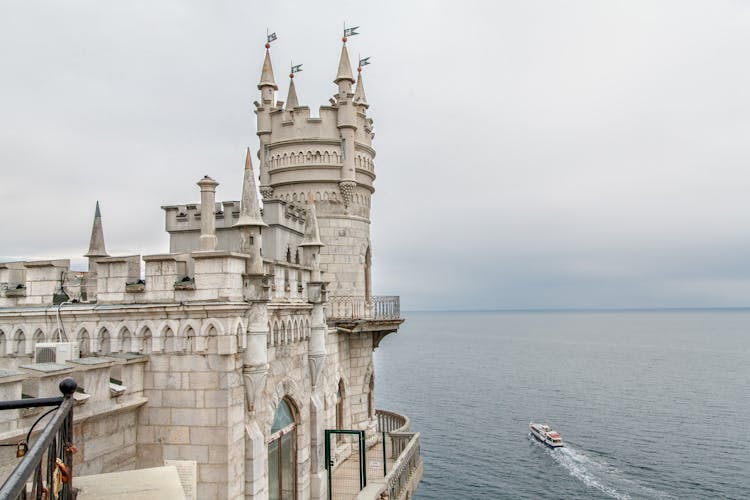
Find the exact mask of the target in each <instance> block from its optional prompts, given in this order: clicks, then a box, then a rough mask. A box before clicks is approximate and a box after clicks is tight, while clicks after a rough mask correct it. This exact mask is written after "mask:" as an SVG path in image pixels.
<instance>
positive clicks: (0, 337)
mask: <svg viewBox="0 0 750 500" xmlns="http://www.w3.org/2000/svg"><path fill="white" fill-rule="evenodd" d="M7 348H8V346H7V339H6V338H5V332H4V331H2V330H0V356H5V353H6V349H7Z"/></svg>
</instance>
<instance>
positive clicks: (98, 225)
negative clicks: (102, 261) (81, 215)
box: [84, 201, 109, 257]
mask: <svg viewBox="0 0 750 500" xmlns="http://www.w3.org/2000/svg"><path fill="white" fill-rule="evenodd" d="M84 257H109V254H108V253H107V250H106V248H104V230H103V229H102V214H101V212H100V211H99V202H98V201H97V202H96V211H95V212H94V225H93V226H92V227H91V240H90V242H89V251H88V252H87V253H86V255H84Z"/></svg>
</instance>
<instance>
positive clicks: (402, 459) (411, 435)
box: [385, 432, 422, 500]
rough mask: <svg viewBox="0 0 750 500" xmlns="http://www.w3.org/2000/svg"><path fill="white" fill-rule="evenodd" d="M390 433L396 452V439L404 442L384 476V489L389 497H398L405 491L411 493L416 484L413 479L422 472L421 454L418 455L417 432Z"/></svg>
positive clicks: (418, 476) (417, 479)
mask: <svg viewBox="0 0 750 500" xmlns="http://www.w3.org/2000/svg"><path fill="white" fill-rule="evenodd" d="M398 434H399V435H397V434H396V433H391V438H392V439H393V440H394V441H393V451H394V453H395V452H396V450H397V448H398V446H397V440H398V441H400V442H401V443H404V445H403V448H402V449H401V450H400V452H399V454H398V459H397V460H396V462H395V463H394V464H393V467H392V468H391V470H390V471H389V472H388V474H387V475H386V476H385V491H386V492H387V493H388V497H387V498H389V499H394V500H395V499H400V498H402V497H404V496H406V495H405V493H406V492H407V491H409V492H410V493H413V490H414V489H415V488H416V484H412V483H413V481H415V480H416V481H419V479H421V474H422V456H421V455H420V449H419V448H420V447H419V433H418V432H403V433H398Z"/></svg>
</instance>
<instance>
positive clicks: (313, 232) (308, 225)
mask: <svg viewBox="0 0 750 500" xmlns="http://www.w3.org/2000/svg"><path fill="white" fill-rule="evenodd" d="M299 246H301V247H323V246H325V245H324V244H323V242H322V241H320V227H318V216H317V215H316V213H315V201H314V199H313V196H312V193H310V195H309V198H308V199H307V218H306V219H305V236H304V237H303V238H302V243H300V244H299Z"/></svg>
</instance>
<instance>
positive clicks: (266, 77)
mask: <svg viewBox="0 0 750 500" xmlns="http://www.w3.org/2000/svg"><path fill="white" fill-rule="evenodd" d="M270 47H271V45H270V44H268V43H267V44H266V58H265V59H264V60H263V70H262V71H261V73H260V83H259V84H258V89H262V88H263V87H266V86H268V87H273V89H274V90H279V87H278V86H277V85H276V80H275V79H274V78H273V66H272V65H271V54H270V53H269V50H268V49H269V48H270Z"/></svg>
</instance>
